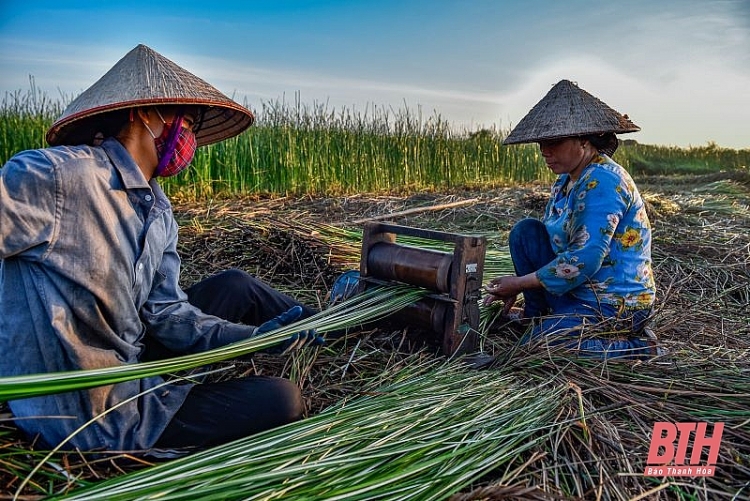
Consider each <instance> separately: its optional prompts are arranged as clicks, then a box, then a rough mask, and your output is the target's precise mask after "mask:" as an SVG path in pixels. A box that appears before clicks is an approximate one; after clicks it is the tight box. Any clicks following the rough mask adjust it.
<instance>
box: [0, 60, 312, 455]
mask: <svg viewBox="0 0 750 501" xmlns="http://www.w3.org/2000/svg"><path fill="white" fill-rule="evenodd" d="M252 122H253V115H252V113H251V112H250V111H249V110H247V109H246V108H244V107H242V106H240V105H239V104H237V103H235V102H234V101H232V100H230V99H229V98H228V97H226V96H224V95H223V94H222V93H220V92H219V91H218V90H216V89H215V88H213V87H212V86H210V85H209V84H207V83H206V82H204V81H203V80H201V79H199V78H198V77H196V76H194V75H192V74H191V73H189V72H187V71H185V70H184V69H182V68H181V67H179V66H178V65H176V64H175V63H173V62H172V61H170V60H168V59H166V58H165V57H163V56H161V55H160V54H158V53H156V52H155V51H153V50H151V49H150V48H148V47H146V46H143V45H139V46H137V47H136V48H134V49H133V50H132V51H131V52H129V53H128V54H127V55H126V56H125V57H123V58H122V59H121V60H120V61H119V62H118V63H117V64H116V65H115V66H114V67H113V68H112V69H111V70H110V71H109V72H107V73H106V74H105V75H104V76H103V77H102V78H101V79H100V80H99V81H97V82H96V83H95V84H94V85H92V86H91V87H90V88H89V89H88V90H86V91H84V92H83V93H82V94H81V95H80V96H79V97H78V98H76V99H75V100H74V101H73V102H72V103H71V104H70V105H69V106H68V108H67V109H66V110H65V112H64V113H63V115H62V116H61V117H60V119H58V120H57V121H56V122H55V123H54V124H53V125H52V127H51V128H50V130H49V132H48V134H47V141H48V142H49V144H50V145H51V146H52V147H50V148H46V149H40V150H30V151H24V152H21V153H19V154H17V155H16V156H14V157H13V158H11V159H10V160H9V161H8V162H7V163H6V164H5V166H4V167H3V168H2V169H1V170H0V376H18V375H23V374H35V373H44V372H62V371H75V370H81V369H96V368H101V367H110V366H117V365H122V364H132V363H137V362H140V361H143V360H144V357H148V356H149V354H148V353H147V352H148V351H149V350H147V348H152V349H154V351H151V352H150V353H151V354H152V356H153V353H160V356H164V354H165V353H167V354H184V353H195V352H201V351H205V350H209V349H212V348H216V347H219V346H223V345H226V344H229V343H233V342H236V341H240V340H243V339H247V338H249V337H251V336H254V335H258V334H261V333H263V332H267V331H269V330H273V329H275V328H278V327H280V326H282V325H285V324H288V323H291V322H294V321H295V320H296V319H298V318H300V317H303V316H308V315H310V314H312V313H314V312H313V310H311V309H309V308H306V307H304V306H302V305H300V304H299V303H297V301H295V300H294V299H292V298H291V297H288V296H286V295H284V294H281V293H279V292H277V291H276V290H274V289H272V288H271V287H269V286H268V285H266V284H264V283H262V282H260V281H259V280H257V279H255V278H253V277H251V276H250V275H248V274H246V273H244V272H241V271H239V270H230V271H227V272H224V273H221V274H218V275H216V276H214V277H210V278H208V279H206V280H204V281H202V282H200V283H198V284H196V285H195V286H193V287H191V288H189V289H187V290H186V291H183V290H182V289H181V288H180V286H179V284H178V282H179V275H180V258H179V256H178V254H177V233H178V232H177V223H176V222H175V219H174V216H173V214H172V207H171V204H170V203H169V200H168V199H167V198H166V196H165V195H164V192H163V191H162V190H161V188H160V187H159V184H158V182H157V180H158V178H160V177H166V176H171V175H175V174H177V173H179V172H180V171H181V170H183V169H185V168H186V167H187V166H188V165H189V163H190V161H191V160H192V158H193V154H194V152H195V148H196V147H197V146H201V145H204V144H210V143H213V142H216V141H221V140H223V139H226V138H229V137H232V136H235V135H237V134H239V133H240V132H242V131H243V130H245V129H246V128H247V127H249V126H250V125H251V124H252ZM301 334H302V335H298V336H296V338H295V343H294V345H293V346H292V347H297V346H299V345H303V344H306V343H307V342H318V341H319V338H317V337H316V336H315V334H314V333H309V332H305V333H301ZM163 382H164V380H163V379H162V378H161V377H148V378H143V379H139V380H134V381H126V382H123V383H118V384H114V385H108V386H103V387H97V388H92V389H89V390H83V391H75V392H68V393H62V394H56V395H48V396H41V397H35V398H28V399H22V400H15V401H11V402H9V405H10V409H11V411H12V412H13V414H14V416H15V418H17V419H16V423H17V425H18V427H19V428H21V429H22V430H24V431H25V432H26V433H27V434H28V435H30V436H32V437H38V438H39V439H40V440H41V443H42V444H44V445H47V446H50V447H53V446H56V445H57V444H59V443H60V442H62V441H64V440H66V439H67V438H68V437H69V436H70V435H71V434H72V433H73V432H74V431H75V430H76V429H78V428H79V427H80V426H82V425H83V424H84V423H86V422H87V421H89V420H91V419H92V418H94V417H95V416H100V415H101V414H102V413H104V412H105V411H109V412H108V413H107V414H106V415H105V416H102V417H99V418H98V419H97V420H96V421H95V422H93V423H92V424H89V425H88V426H86V427H85V428H84V429H83V430H82V431H81V432H79V433H77V434H76V435H75V436H73V437H72V439H71V440H70V441H69V442H67V444H66V446H65V448H76V449H79V450H114V451H143V450H149V449H152V448H159V449H173V448H183V447H191V446H192V447H206V446H211V445H214V444H218V443H222V442H226V441H229V440H233V439H236V438H240V437H242V436H246V435H249V434H251V433H254V432H257V431H261V430H264V429H268V428H271V427H274V426H278V425H281V424H285V423H288V422H291V421H294V420H297V419H300V418H301V417H302V415H303V412H304V405H303V399H302V396H301V394H300V391H299V389H298V388H297V387H296V385H294V384H293V383H291V382H290V381H288V380H286V379H281V378H275V377H246V378H238V379H233V380H229V381H223V382H218V383H210V384H209V383H207V384H201V385H193V384H169V385H167V386H162V387H160V388H159V389H157V390H153V389H154V388H156V387H157V386H158V385H160V384H161V383H163ZM139 395H140V396H139ZM123 404H124V405H123ZM115 407H116V408H115ZM113 408H114V409H113ZM112 409H113V410H112Z"/></svg>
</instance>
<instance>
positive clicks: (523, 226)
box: [508, 217, 549, 245]
mask: <svg viewBox="0 0 750 501" xmlns="http://www.w3.org/2000/svg"><path fill="white" fill-rule="evenodd" d="M535 235H541V236H543V237H544V238H545V239H548V238H549V237H548V236H547V228H546V227H545V226H544V223H542V222H541V221H540V220H538V219H534V218H530V217H529V218H526V219H521V220H520V221H518V222H517V223H516V224H514V225H513V228H511V230H510V234H509V235H508V243H509V244H510V245H514V244H516V243H522V242H525V241H528V239H529V238H534V236H535Z"/></svg>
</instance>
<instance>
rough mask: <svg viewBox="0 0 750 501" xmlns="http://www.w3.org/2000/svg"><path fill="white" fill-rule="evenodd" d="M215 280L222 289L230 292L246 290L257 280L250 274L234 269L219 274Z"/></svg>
mask: <svg viewBox="0 0 750 501" xmlns="http://www.w3.org/2000/svg"><path fill="white" fill-rule="evenodd" d="M215 278H216V280H217V282H219V283H220V284H221V286H222V287H223V288H225V289H226V290H228V291H232V292H237V291H243V290H246V289H247V288H248V287H249V286H251V285H252V284H254V283H255V282H256V280H257V279H256V278H255V277H253V276H252V275H251V274H249V273H247V272H245V271H242V270H238V269H236V268H231V269H228V270H224V271H222V272H219V273H217V274H216V275H215Z"/></svg>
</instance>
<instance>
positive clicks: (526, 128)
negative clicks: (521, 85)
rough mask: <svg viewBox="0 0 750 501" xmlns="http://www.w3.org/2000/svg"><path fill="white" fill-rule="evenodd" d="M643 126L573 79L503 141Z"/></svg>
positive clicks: (562, 82) (531, 140)
mask: <svg viewBox="0 0 750 501" xmlns="http://www.w3.org/2000/svg"><path fill="white" fill-rule="evenodd" d="M639 130H641V128H640V127H638V126H637V125H635V124H634V123H633V122H631V121H630V119H629V118H628V116H627V115H621V114H619V113H618V112H616V111H615V110H613V109H612V108H610V107H609V106H607V105H606V104H604V103H603V102H601V101H600V100H599V99H597V98H595V97H594V96H592V95H591V94H589V93H588V92H586V91H585V90H583V89H581V88H579V87H578V86H577V85H576V84H574V83H573V82H571V81H570V80H560V81H559V82H558V83H557V84H555V86H554V87H552V89H551V90H550V91H549V92H548V93H547V95H546V96H544V98H542V100H541V101H539V102H538V103H537V104H536V105H535V106H534V107H533V108H531V111H529V112H528V113H527V114H526V116H525V117H523V118H522V119H521V121H520V122H518V125H516V126H515V128H514V129H513V130H512V131H511V133H510V134H508V137H506V138H505V140H504V141H503V144H518V143H534V142H537V141H540V140H543V139H553V138H560V137H570V136H583V135H588V134H602V133H605V132H614V133H616V134H622V133H624V132H637V131H639Z"/></svg>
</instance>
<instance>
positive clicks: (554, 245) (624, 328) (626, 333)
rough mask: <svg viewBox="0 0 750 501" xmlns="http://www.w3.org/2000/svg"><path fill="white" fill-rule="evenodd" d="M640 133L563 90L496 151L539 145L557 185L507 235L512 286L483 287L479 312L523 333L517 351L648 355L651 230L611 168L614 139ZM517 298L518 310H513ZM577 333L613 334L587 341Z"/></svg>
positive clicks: (599, 105)
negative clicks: (539, 344) (537, 213)
mask: <svg viewBox="0 0 750 501" xmlns="http://www.w3.org/2000/svg"><path fill="white" fill-rule="evenodd" d="M638 130H640V129H639V128H638V127H637V126H636V125H634V124H633V123H632V122H631V121H630V120H629V119H628V118H627V116H623V115H620V114H619V113H617V112H616V111H615V110H613V109H611V108H609V107H608V106H607V105H606V104H604V103H603V102H601V101H600V100H598V99H597V98H595V97H594V96H592V95H590V94H589V93H587V92H586V91H584V90H582V89H580V88H579V87H578V86H577V85H575V84H573V83H572V82H570V81H568V80H562V81H561V82H559V83H558V84H557V85H555V86H554V87H553V88H552V89H551V90H550V91H549V93H548V94H547V95H546V96H545V97H544V98H543V99H542V100H541V101H540V102H539V103H538V104H537V105H536V106H534V108H532V110H531V111H530V112H529V113H528V115H527V116H526V117H524V118H523V120H521V121H520V122H519V123H518V125H517V126H516V127H515V129H514V130H513V131H512V132H511V133H510V134H509V135H508V137H507V138H506V139H505V141H504V143H505V144H516V143H530V142H534V143H538V144H539V148H540V150H541V153H542V156H543V157H544V160H545V162H546V163H547V166H548V167H549V168H550V169H551V170H552V171H553V172H554V173H555V174H557V175H558V178H557V180H556V182H555V183H554V185H553V186H552V190H551V194H550V199H549V202H548V203H547V206H546V208H545V211H544V215H543V217H542V219H541V221H539V220H535V219H524V220H522V221H520V222H519V223H517V224H516V225H515V226H514V227H513V229H512V230H511V232H510V236H509V247H510V252H511V256H512V258H513V264H514V267H515V270H516V276H503V277H497V278H494V279H492V280H491V281H490V282H489V283H488V284H487V292H488V293H489V294H488V296H487V297H486V299H485V303H486V304H489V303H492V302H493V301H496V300H502V301H504V302H505V305H504V314H505V315H506V316H507V317H508V318H510V319H513V320H520V321H522V323H525V324H529V323H531V324H532V326H531V328H530V329H529V331H528V332H527V334H526V336H525V337H524V341H525V342H530V341H532V340H540V339H547V340H548V342H549V343H550V344H553V345H554V344H562V345H565V346H566V347H568V348H571V349H575V350H578V351H579V353H580V354H581V355H584V356H590V357H596V358H635V357H641V356H650V355H653V354H655V353H656V352H655V345H654V340H653V339H643V336H642V334H643V331H644V328H645V327H646V324H647V321H648V320H649V318H650V315H651V312H652V306H653V303H654V297H655V293H656V287H655V284H654V277H653V271H652V262H651V225H650V224H649V220H648V216H647V215H646V209H645V205H644V202H643V199H642V198H641V195H640V193H639V192H638V189H637V188H636V185H635V183H634V182H633V179H632V178H631V177H630V175H629V174H628V173H627V172H626V171H625V169H623V168H622V167H621V166H620V165H618V164H617V163H616V162H615V161H614V160H612V158H611V155H612V154H613V153H614V151H615V149H616V148H617V144H618V143H617V137H616V136H615V133H624V132H635V131H638ZM519 294H522V295H523V299H524V306H523V309H520V308H515V307H514V304H515V301H516V297H517V296H518V295H519ZM585 325H597V326H598V327H599V328H600V330H607V331H614V332H616V334H615V335H614V336H593V337H592V336H591V335H590V334H589V335H586V333H585V329H584V326H585Z"/></svg>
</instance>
